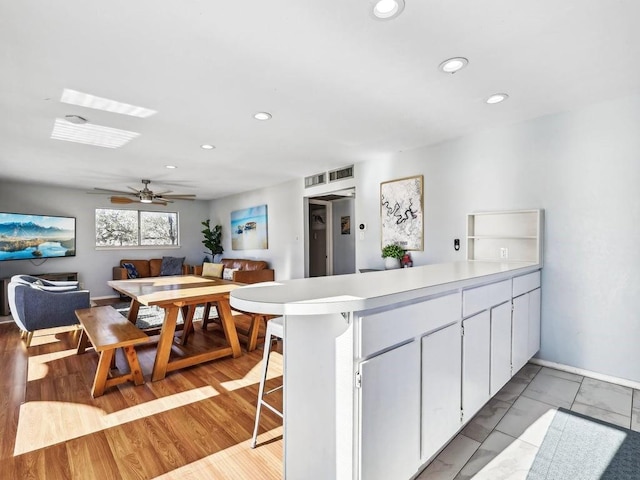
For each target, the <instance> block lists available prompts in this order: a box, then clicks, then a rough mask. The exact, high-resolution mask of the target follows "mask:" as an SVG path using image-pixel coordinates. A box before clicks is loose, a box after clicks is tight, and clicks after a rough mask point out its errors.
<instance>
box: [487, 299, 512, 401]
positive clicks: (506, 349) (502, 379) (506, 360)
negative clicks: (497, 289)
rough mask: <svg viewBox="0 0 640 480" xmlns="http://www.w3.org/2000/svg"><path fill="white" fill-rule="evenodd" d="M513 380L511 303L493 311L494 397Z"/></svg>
mask: <svg viewBox="0 0 640 480" xmlns="http://www.w3.org/2000/svg"><path fill="white" fill-rule="evenodd" d="M510 378H511V302H506V303H503V304H502V305H498V306H497V307H494V308H492V309H491V389H490V395H491V396H494V395H495V394H496V393H498V391H499V390H500V389H501V388H502V387H503V386H504V385H505V384H506V383H507V382H508V381H509V379H510Z"/></svg>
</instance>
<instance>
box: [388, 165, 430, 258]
mask: <svg viewBox="0 0 640 480" xmlns="http://www.w3.org/2000/svg"><path fill="white" fill-rule="evenodd" d="M422 181H423V177H422V175H416V176H415V177H407V178H400V179H398V180H391V181H388V182H382V183H381V184H380V223H381V225H382V235H381V240H382V242H381V243H382V245H381V246H382V247H384V246H385V245H391V244H396V245H400V246H401V247H402V248H404V249H405V250H423V249H424V245H423V232H424V228H423V203H422V201H423V200H422Z"/></svg>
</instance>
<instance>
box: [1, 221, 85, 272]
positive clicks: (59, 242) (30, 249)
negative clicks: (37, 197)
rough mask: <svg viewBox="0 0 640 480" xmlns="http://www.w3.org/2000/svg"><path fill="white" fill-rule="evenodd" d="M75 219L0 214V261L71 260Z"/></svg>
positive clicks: (73, 253) (74, 251)
mask: <svg viewBox="0 0 640 480" xmlns="http://www.w3.org/2000/svg"><path fill="white" fill-rule="evenodd" d="M75 254H76V219H75V218H74V217H57V216H51V215H27V214H24V213H0V261H3V260H26V259H31V260H34V259H35V260H37V259H45V258H55V257H73V256H75Z"/></svg>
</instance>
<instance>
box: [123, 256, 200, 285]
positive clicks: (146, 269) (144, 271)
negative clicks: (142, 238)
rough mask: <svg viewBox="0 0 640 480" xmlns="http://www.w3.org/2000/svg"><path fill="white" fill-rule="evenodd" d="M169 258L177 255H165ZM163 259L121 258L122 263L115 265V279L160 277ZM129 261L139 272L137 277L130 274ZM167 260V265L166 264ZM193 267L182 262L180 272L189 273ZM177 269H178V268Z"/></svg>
mask: <svg viewBox="0 0 640 480" xmlns="http://www.w3.org/2000/svg"><path fill="white" fill-rule="evenodd" d="M167 258H175V257H164V259H167ZM162 261H163V258H152V259H151V260H127V259H123V260H120V265H119V266H117V267H113V279H114V280H127V279H128V278H147V277H159V276H160V274H161V273H162ZM125 263H128V264H131V265H133V266H134V267H135V269H136V272H137V274H138V276H137V277H132V276H131V275H129V273H128V271H127V269H126V268H125V266H124V264H125ZM166 263H167V262H166V260H165V265H166ZM190 270H191V267H190V266H189V265H186V264H184V263H182V267H181V268H180V270H179V272H180V273H178V274H182V275H188V274H189V273H190ZM176 271H177V270H176Z"/></svg>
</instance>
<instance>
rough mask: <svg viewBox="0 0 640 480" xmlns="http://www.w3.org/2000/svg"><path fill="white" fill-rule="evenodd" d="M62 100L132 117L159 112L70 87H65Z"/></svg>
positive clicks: (148, 115) (147, 115)
mask: <svg viewBox="0 0 640 480" xmlns="http://www.w3.org/2000/svg"><path fill="white" fill-rule="evenodd" d="M60 101H61V102H62V103H69V104H71V105H78V106H80V107H87V108H95V109H96V110H103V111H105V112H113V113H121V114H123V115H131V116H132V117H140V118H147V117H150V116H151V115H155V114H156V113H158V112H156V111H155V110H151V109H150V108H144V107H138V106H137V105H130V104H128V103H122V102H117V101H116V100H110V99H108V98H102V97H96V96H95V95H91V94H90V93H83V92H78V91H76V90H70V89H68V88H65V89H64V90H63V91H62V97H61V98H60Z"/></svg>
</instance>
